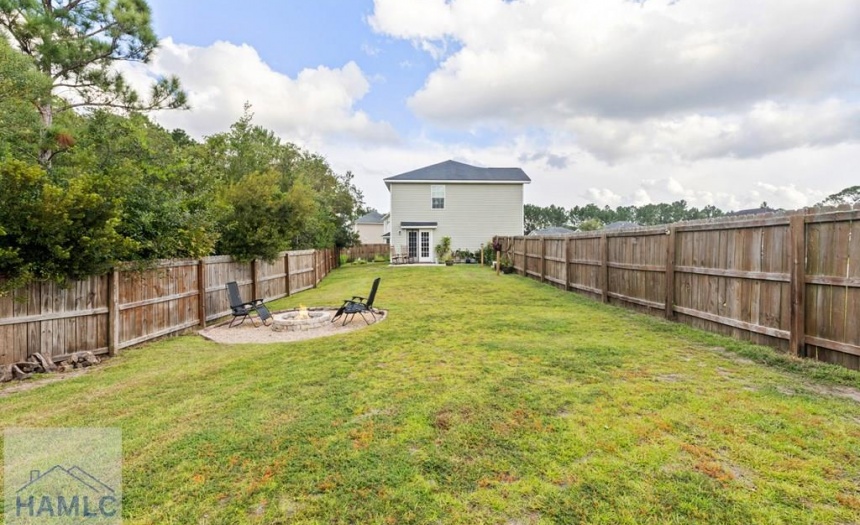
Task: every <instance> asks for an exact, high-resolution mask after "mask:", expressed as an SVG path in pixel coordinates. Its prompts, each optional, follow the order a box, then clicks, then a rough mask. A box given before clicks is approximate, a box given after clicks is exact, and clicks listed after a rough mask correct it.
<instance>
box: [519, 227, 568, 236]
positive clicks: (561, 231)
mask: <svg viewBox="0 0 860 525" xmlns="http://www.w3.org/2000/svg"><path fill="white" fill-rule="evenodd" d="M571 233H576V231H575V230H571V229H570V228H565V227H564V226H550V227H548V228H541V229H539V230H534V231H533V232H531V233H529V235H570V234H571Z"/></svg>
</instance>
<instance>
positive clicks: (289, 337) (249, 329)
mask: <svg viewBox="0 0 860 525" xmlns="http://www.w3.org/2000/svg"><path fill="white" fill-rule="evenodd" d="M308 310H309V311H312V312H314V311H327V312H330V313H331V314H332V315H334V312H335V311H336V310H337V308H309V309H308ZM293 311H295V310H281V311H278V312H272V315H278V314H282V313H285V312H293ZM374 312H376V322H373V319H372V318H371V316H370V315H366V317H367V319H368V320H369V321H370V324H369V325H368V324H366V323H365V322H364V320H363V319H362V318H361V316H360V315H356V316H355V317H353V318H352V320H351V321H350V322H348V323H347V324H346V325H342V324H341V323H342V322H343V318H341V319H338V320H337V321H335V322H333V323H331V322H327V323H325V324H324V325H322V326H320V327H319V328H315V329H313V330H308V331H304V332H302V331H298V332H276V331H274V330H272V328H271V327H270V326H260V325H259V320H257V319H256V318H254V320H255V321H256V322H257V328H254V326H253V325H252V324H251V321H250V320H246V321H245V322H244V323H242V324H241V325H239V326H234V327H233V328H229V326H230V321H225V322H223V323H220V324H218V325H215V326H210V327H208V328H206V329H204V330H201V331H199V332H197V333H198V334H199V335H201V336H202V337H205V338H206V339H209V340H210V341H214V342H216V343H221V344H226V345H236V344H247V343H263V344H265V343H291V342H293V341H304V340H305V339H317V338H320V337H328V336H331V335H337V334H343V333H347V332H352V331H355V330H361V329H362V328H366V327H368V326H373V325H375V324H376V323H379V322H381V321H384V320H385V319H386V318H387V317H388V312H387V311H385V310H374Z"/></svg>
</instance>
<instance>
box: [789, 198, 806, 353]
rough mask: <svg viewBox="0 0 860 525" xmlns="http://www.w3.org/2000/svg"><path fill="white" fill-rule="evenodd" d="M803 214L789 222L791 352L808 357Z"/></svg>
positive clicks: (793, 217) (804, 225) (797, 215)
mask: <svg viewBox="0 0 860 525" xmlns="http://www.w3.org/2000/svg"><path fill="white" fill-rule="evenodd" d="M804 219H805V216H804V214H802V213H798V214H796V215H792V216H791V219H790V220H789V238H790V243H791V328H790V332H789V342H788V346H789V351H790V352H791V353H792V354H794V355H796V356H798V357H803V356H805V355H806V341H805V339H806V304H805V292H806V221H805V220H804Z"/></svg>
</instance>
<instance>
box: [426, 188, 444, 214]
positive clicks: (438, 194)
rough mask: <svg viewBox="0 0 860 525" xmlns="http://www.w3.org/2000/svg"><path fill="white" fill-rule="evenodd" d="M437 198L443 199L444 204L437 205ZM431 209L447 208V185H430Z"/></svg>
mask: <svg viewBox="0 0 860 525" xmlns="http://www.w3.org/2000/svg"><path fill="white" fill-rule="evenodd" d="M436 199H442V206H441V207H437V206H435V204H436V203H435V201H436ZM430 209H431V210H444V209H445V185H444V184H432V185H430Z"/></svg>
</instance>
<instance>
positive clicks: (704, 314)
mask: <svg viewBox="0 0 860 525" xmlns="http://www.w3.org/2000/svg"><path fill="white" fill-rule="evenodd" d="M497 239H499V240H500V241H501V242H502V245H503V250H504V253H505V254H506V255H507V256H508V257H510V258H511V260H512V261H513V263H514V267H515V268H516V270H517V271H518V272H519V273H520V274H521V275H526V276H529V277H532V278H534V279H538V280H540V281H542V282H546V283H551V284H553V285H556V286H558V287H560V288H564V289H565V290H572V291H577V292H581V293H583V294H586V295H589V296H591V297H593V298H595V299H598V300H602V301H603V302H608V303H613V304H618V305H622V306H628V307H633V308H637V309H641V310H645V311H648V312H651V313H659V314H661V315H665V316H666V317H667V318H669V319H673V320H677V321H680V322H683V323H687V324H689V325H692V326H695V327H698V328H702V329H705V330H709V331H712V332H717V333H721V334H724V335H729V336H733V337H736V338H739V339H744V340H750V341H753V342H756V343H759V344H764V345H769V346H772V347H776V348H779V349H782V350H785V351H788V352H791V353H792V354H794V355H797V356H803V357H813V358H815V359H818V360H821V361H826V362H830V363H837V364H840V365H843V366H846V367H849V368H853V369H860V207H855V208H854V209H843V210H841V211H827V212H823V211H819V210H804V211H800V212H793V213H789V214H782V215H770V216H756V217H754V218H748V219H732V220H728V219H725V220H716V221H698V222H689V223H678V224H675V225H670V226H659V227H649V228H641V229H635V230H624V231H605V232H584V233H579V234H574V235H571V236H565V237H498V238H497Z"/></svg>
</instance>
